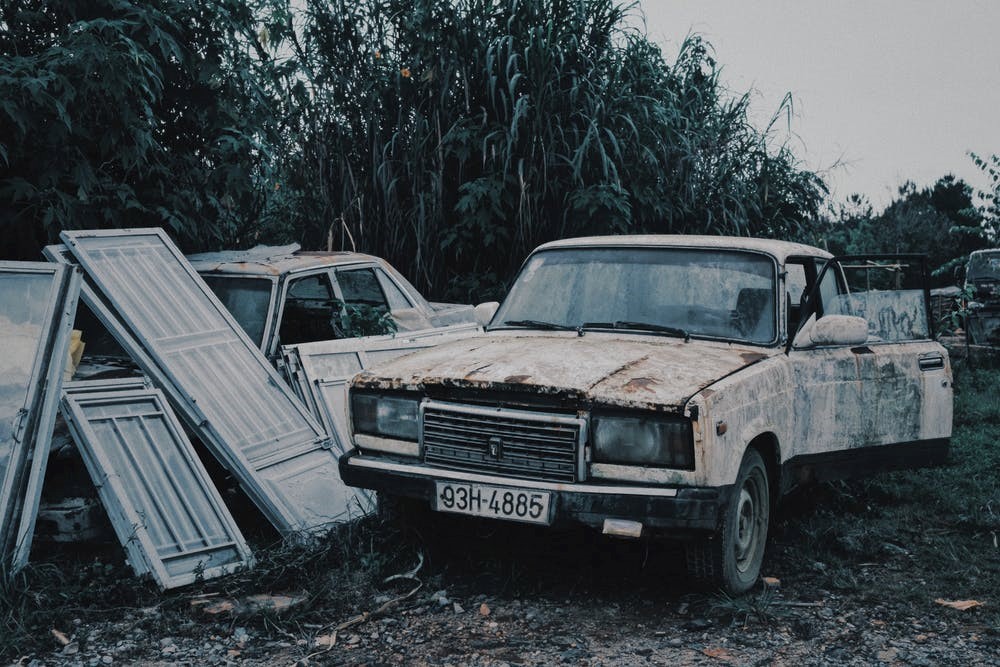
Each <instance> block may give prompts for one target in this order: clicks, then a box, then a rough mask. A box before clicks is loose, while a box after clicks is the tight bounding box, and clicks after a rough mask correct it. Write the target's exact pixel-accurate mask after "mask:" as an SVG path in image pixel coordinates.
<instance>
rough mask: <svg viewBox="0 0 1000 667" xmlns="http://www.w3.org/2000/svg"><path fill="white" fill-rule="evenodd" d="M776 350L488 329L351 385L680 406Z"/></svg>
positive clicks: (662, 407) (376, 369)
mask: <svg viewBox="0 0 1000 667" xmlns="http://www.w3.org/2000/svg"><path fill="white" fill-rule="evenodd" d="M771 352H773V351H770V350H763V349H761V348H755V347H750V346H739V345H730V344H726V343H714V342H705V341H692V342H689V343H685V342H683V341H682V340H675V339H672V338H663V337H652V336H636V335H620V334H603V333H595V332H588V333H587V334H586V335H584V336H577V335H576V334H575V333H564V332H558V333H555V332H554V333H548V332H546V333H542V334H539V333H534V332H533V333H531V334H509V333H506V332H505V333H504V334H498V333H491V334H487V335H485V336H477V337H473V338H466V339H462V340H458V341H454V342H451V343H446V344H443V345H440V346H438V347H435V348H431V349H429V350H424V351H421V352H416V353H414V354H410V355H407V356H405V357H400V358H397V359H394V360H392V361H390V362H387V363H386V364H384V365H382V366H376V367H373V368H371V369H369V370H367V371H365V372H363V373H361V374H359V375H358V376H356V377H355V379H354V386H355V387H358V388H367V389H378V390H403V391H427V390H433V389H434V388H443V387H447V388H467V389H475V390H491V391H504V392H518V393H532V394H542V395H552V396H557V397H560V398H563V399H574V400H579V401H580V402H581V403H587V404H602V405H611V406H618V407H625V408H642V409H654V410H677V411H679V410H683V408H684V406H685V404H686V403H687V401H688V399H690V398H691V396H693V395H694V394H696V393H698V392H699V391H700V390H702V389H704V388H705V387H707V386H709V385H710V384H712V383H714V382H716V381H718V380H720V379H722V378H724V377H726V376H727V375H730V374H732V373H733V372H735V371H737V370H739V369H741V368H743V367H745V366H749V365H750V364H753V363H756V362H757V361H760V360H761V359H764V358H766V357H767V356H769V354H770V353H771Z"/></svg>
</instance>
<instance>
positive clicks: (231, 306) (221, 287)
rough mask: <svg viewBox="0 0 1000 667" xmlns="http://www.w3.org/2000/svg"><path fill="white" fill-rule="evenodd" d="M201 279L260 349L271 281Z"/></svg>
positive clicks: (227, 278) (225, 278)
mask: <svg viewBox="0 0 1000 667" xmlns="http://www.w3.org/2000/svg"><path fill="white" fill-rule="evenodd" d="M202 278H204V279H205V283H206V284H207V285H208V287H209V288H210V289H211V290H212V291H213V292H214V293H215V296H217V297H219V301H221V302H222V305H224V306H225V307H226V309H227V310H228V311H229V312H230V313H232V314H233V317H234V318H235V319H236V321H237V322H239V324H240V326H241V327H243V330H244V331H246V332H247V335H248V336H250V340H252V341H253V342H254V343H255V344H257V345H260V344H261V341H262V340H263V338H264V324H265V323H266V322H267V307H268V305H270V303H271V281H270V280H265V279H262V278H234V277H232V276H213V275H207V276H202Z"/></svg>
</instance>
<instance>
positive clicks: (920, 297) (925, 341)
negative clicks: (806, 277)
mask: <svg viewBox="0 0 1000 667" xmlns="http://www.w3.org/2000/svg"><path fill="white" fill-rule="evenodd" d="M837 264H838V266H839V270H840V271H841V273H842V275H843V276H844V278H845V280H846V282H847V287H848V293H847V294H846V295H844V296H842V297H841V298H840V303H839V305H838V307H839V308H841V309H842V310H843V312H844V313H845V314H851V315H856V316H859V317H863V318H864V319H865V320H866V321H867V322H868V341H867V342H866V344H865V347H866V348H867V349H868V350H869V351H870V352H869V354H870V356H871V358H872V359H873V362H874V363H873V366H874V367H873V368H872V369H871V371H870V372H871V373H872V375H873V381H871V382H869V381H868V380H869V378H865V380H866V389H867V388H868V387H869V386H870V389H867V393H868V394H870V397H869V398H868V399H867V400H868V401H869V402H871V403H874V405H875V410H874V414H870V415H869V419H868V422H866V424H865V435H866V444H869V445H894V444H906V443H916V442H920V441H926V440H935V439H939V438H947V437H950V435H951V404H952V397H951V392H952V389H951V372H950V368H949V364H948V355H947V352H946V351H945V350H944V348H943V347H942V346H941V345H940V344H939V343H937V342H936V341H935V340H933V336H932V333H933V332H932V330H931V322H932V320H931V317H930V296H929V292H928V291H927V288H926V284H927V279H926V268H925V266H924V262H923V258H922V257H919V256H912V255H871V256H855V257H845V258H841V259H839V260H838V262H837ZM869 412H871V411H869Z"/></svg>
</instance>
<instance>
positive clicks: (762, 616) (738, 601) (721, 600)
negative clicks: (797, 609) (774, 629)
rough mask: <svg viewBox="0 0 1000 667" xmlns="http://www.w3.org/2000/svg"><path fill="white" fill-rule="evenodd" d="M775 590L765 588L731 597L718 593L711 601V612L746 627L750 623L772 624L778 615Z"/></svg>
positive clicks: (768, 587)
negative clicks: (757, 591)
mask: <svg viewBox="0 0 1000 667" xmlns="http://www.w3.org/2000/svg"><path fill="white" fill-rule="evenodd" d="M777 598H778V594H777V592H776V589H774V588H771V587H770V586H765V587H764V588H763V589H762V590H761V591H760V592H759V593H753V594H749V595H741V596H736V597H733V596H731V595H729V594H727V593H725V592H719V593H718V594H717V595H716V596H715V598H714V599H713V601H712V603H711V605H710V608H711V610H712V611H713V612H714V613H716V614H719V615H721V616H723V617H727V618H729V619H730V621H731V622H734V623H736V622H738V623H739V624H740V625H741V626H742V627H744V628H745V627H747V626H749V625H750V623H751V622H755V623H760V624H763V625H771V624H773V623H774V622H775V621H776V620H777V618H778V616H779V615H780V613H779V610H778V607H777V605H776V604H775V603H776V602H777Z"/></svg>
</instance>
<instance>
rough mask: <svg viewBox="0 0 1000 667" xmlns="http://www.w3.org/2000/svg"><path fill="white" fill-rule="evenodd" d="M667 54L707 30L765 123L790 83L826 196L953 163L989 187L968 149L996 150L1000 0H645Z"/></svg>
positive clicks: (871, 193) (808, 156)
mask: <svg viewBox="0 0 1000 667" xmlns="http://www.w3.org/2000/svg"><path fill="white" fill-rule="evenodd" d="M640 6H641V8H642V10H643V12H644V13H645V15H646V21H647V28H648V31H649V36H650V37H651V38H652V39H653V40H655V41H657V42H658V43H660V44H661V45H662V46H663V48H664V54H665V55H666V56H667V58H668V59H669V60H671V61H672V60H673V58H674V56H675V55H676V53H677V48H678V45H679V44H680V42H681V41H682V40H683V38H684V36H685V35H686V34H687V33H688V32H697V33H700V34H702V35H704V36H705V37H706V38H707V40H708V41H709V42H710V43H711V44H712V46H713V47H714V49H715V52H716V55H717V59H718V61H719V62H720V63H721V64H722V65H723V67H724V69H723V80H724V81H725V82H726V85H727V86H728V87H729V88H731V89H733V90H735V91H740V92H742V91H745V90H747V89H749V88H751V87H753V88H756V89H757V90H758V91H759V92H760V94H759V95H757V96H756V97H755V99H754V118H755V119H756V120H757V121H758V122H759V123H764V122H766V121H767V120H768V119H770V117H771V116H772V114H773V112H774V110H775V109H777V107H778V105H779V104H780V102H781V99H782V97H784V95H785V93H786V92H791V93H792V94H793V96H794V98H795V112H796V114H797V118H795V119H794V120H793V123H792V131H793V132H794V133H795V134H796V135H797V139H796V140H795V141H796V143H795V148H796V152H797V154H798V155H799V156H800V157H802V158H803V160H804V166H806V167H807V168H810V169H814V170H823V169H826V168H828V167H830V166H831V165H833V164H835V163H836V162H837V161H838V160H840V161H842V162H844V163H845V166H844V167H841V168H838V169H835V170H833V171H831V172H830V173H828V174H825V176H826V178H827V182H828V183H829V184H830V186H831V190H832V195H833V197H834V198H835V199H836V200H842V199H844V198H845V197H846V196H847V195H849V194H850V193H852V192H860V193H862V194H865V195H867V196H868V197H869V198H870V199H871V200H872V202H873V203H876V204H879V205H881V204H885V203H887V202H888V201H889V199H890V198H891V197H892V195H893V194H894V193H895V191H896V188H897V187H898V186H899V184H901V183H902V182H903V181H906V180H913V181H915V182H916V183H917V184H918V185H928V184H931V183H933V182H934V181H935V180H937V178H938V177H939V176H941V175H943V174H945V173H954V174H955V175H957V176H959V177H962V178H964V179H965V180H966V181H968V182H969V183H970V184H972V185H974V186H977V187H983V186H985V185H986V180H985V178H984V176H983V175H982V174H981V172H979V171H978V170H977V169H976V167H975V166H974V165H973V164H972V161H971V158H969V157H968V155H967V152H968V151H970V150H971V151H974V152H976V153H979V154H987V155H988V154H990V153H1000V0H936V1H928V0H866V1H860V0H698V1H695V0H686V1H685V0H641V2H640Z"/></svg>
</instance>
